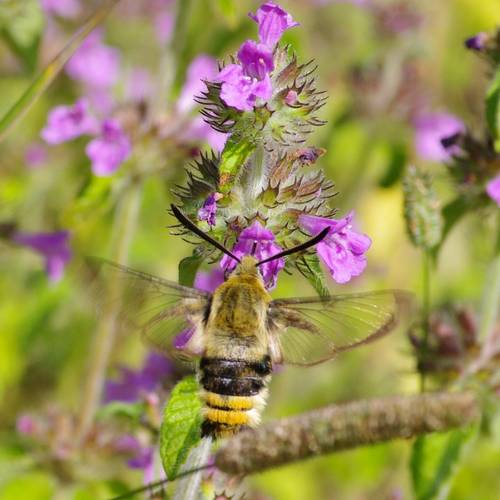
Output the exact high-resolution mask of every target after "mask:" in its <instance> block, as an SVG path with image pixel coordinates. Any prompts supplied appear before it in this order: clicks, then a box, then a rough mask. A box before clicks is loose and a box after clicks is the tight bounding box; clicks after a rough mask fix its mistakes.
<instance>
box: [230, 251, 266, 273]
mask: <svg viewBox="0 0 500 500" xmlns="http://www.w3.org/2000/svg"><path fill="white" fill-rule="evenodd" d="M232 274H233V275H236V276H240V275H242V274H246V275H250V276H260V273H259V270H258V267H257V259H256V258H255V257H254V256H253V255H243V257H241V260H240V262H239V263H238V265H237V266H236V268H235V270H234V271H233V273H232Z"/></svg>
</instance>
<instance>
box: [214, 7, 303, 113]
mask: <svg viewBox="0 0 500 500" xmlns="http://www.w3.org/2000/svg"><path fill="white" fill-rule="evenodd" d="M250 17H251V18H252V19H253V20H254V21H255V22H256V23H257V25H258V27H259V28H258V29H259V43H257V42H255V41H253V40H247V41H246V42H244V43H243V45H242V46H241V47H240V50H239V51H238V61H239V63H238V64H229V65H227V66H225V67H224V68H223V69H222V71H221V72H220V73H219V75H218V76H217V81H219V82H221V93H220V97H221V99H222V100H223V101H224V102H225V103H226V104H227V105H228V106H231V107H233V108H236V109H238V110H240V111H251V110H252V109H253V108H254V107H255V106H258V105H260V104H263V103H265V102H267V101H268V100H269V99H270V98H271V96H272V91H273V89H272V85H271V78H270V75H271V72H272V71H273V69H274V62H273V51H274V47H275V46H276V44H277V43H278V41H279V39H280V38H281V36H282V34H283V33H284V31H285V30H287V29H288V28H293V27H294V26H297V25H298V23H296V22H295V21H293V19H292V16H291V15H290V14H288V13H287V12H286V11H284V10H283V9H282V8H281V7H280V6H279V5H276V4H274V3H272V2H266V3H265V4H263V5H261V6H260V7H259V8H258V9H257V12H256V13H255V14H250Z"/></svg>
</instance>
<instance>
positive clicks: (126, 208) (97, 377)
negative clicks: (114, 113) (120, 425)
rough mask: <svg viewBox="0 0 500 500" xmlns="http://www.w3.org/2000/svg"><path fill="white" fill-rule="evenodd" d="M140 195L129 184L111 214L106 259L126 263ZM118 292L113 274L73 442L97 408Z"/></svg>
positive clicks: (136, 187)
mask: <svg viewBox="0 0 500 500" xmlns="http://www.w3.org/2000/svg"><path fill="white" fill-rule="evenodd" d="M141 194H142V186H141V184H140V182H139V181H135V182H132V183H131V184H130V186H128V188H127V190H126V191H125V192H124V193H123V198H122V199H121V200H120V202H119V205H118V207H117V209H116V212H115V218H114V221H113V235H112V239H111V242H112V248H111V252H110V254H111V255H110V258H111V260H113V261H116V262H119V263H120V264H126V263H127V260H128V253H129V248H130V243H131V241H132V237H133V235H134V232H135V228H136V225H137V218H138V214H139V208H140V200H141ZM120 291H121V282H120V279H119V277H118V276H117V275H113V276H112V277H111V278H110V280H109V282H108V283H106V293H107V296H108V297H109V299H110V300H106V305H105V306H104V308H103V311H102V313H101V316H100V319H99V323H98V325H97V328H96V332H95V337H94V343H93V346H92V349H91V354H90V357H89V359H90V366H89V372H88V376H87V379H86V383H85V388H84V392H83V401H82V406H81V410H80V415H79V418H80V419H79V422H78V429H77V434H76V442H81V440H82V439H83V438H84V437H85V436H86V435H87V433H88V430H89V428H90V426H91V425H92V421H93V419H94V416H95V413H96V411H97V408H98V406H99V402H100V399H101V394H102V389H103V386H104V382H105V377H106V370H107V367H108V362H109V358H110V354H111V352H112V349H113V345H114V342H115V337H116V333H117V330H118V328H117V326H118V325H117V322H116V319H117V315H118V312H119V301H118V300H114V298H115V297H116V298H117V297H118V296H119V294H120Z"/></svg>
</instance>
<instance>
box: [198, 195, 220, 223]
mask: <svg viewBox="0 0 500 500" xmlns="http://www.w3.org/2000/svg"><path fill="white" fill-rule="evenodd" d="M221 198H222V195H221V194H220V193H212V194H211V195H209V196H208V198H207V199H206V200H205V202H204V203H203V206H202V207H201V208H200V209H199V210H198V219H199V220H206V221H207V222H208V225H209V226H215V213H216V212H217V202H218V201H219V200H220V199H221Z"/></svg>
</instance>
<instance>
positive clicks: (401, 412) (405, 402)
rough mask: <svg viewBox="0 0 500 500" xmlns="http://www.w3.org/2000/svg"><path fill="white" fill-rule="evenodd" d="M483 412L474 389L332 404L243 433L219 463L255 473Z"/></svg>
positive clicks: (456, 423) (443, 426) (455, 423)
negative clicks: (471, 390) (470, 390)
mask: <svg viewBox="0 0 500 500" xmlns="http://www.w3.org/2000/svg"><path fill="white" fill-rule="evenodd" d="M480 415H481V410H480V405H479V402H478V400H477V398H476V396H475V395H474V393H472V392H469V391H468V392H458V393H425V394H418V395H415V396H390V397H384V398H379V399H372V400H364V401H354V402H352V403H347V404H340V405H331V406H326V407H324V408H320V409H318V410H313V411H311V412H308V413H304V414H302V415H298V416H295V417H289V418H284V419H280V420H277V421H273V422H269V423H268V424H265V425H263V426H261V427H259V428H257V429H252V430H248V431H243V432H241V433H240V434H238V435H236V436H235V437H233V438H231V439H229V440H228V441H226V442H224V443H223V444H222V446H221V448H219V450H218V451H217V453H216V454H215V465H216V467H218V468H219V469H220V470H222V471H223V472H226V473H228V474H250V473H253V472H258V471H262V470H266V469H269V468H272V467H276V466H278V465H283V464H288V463H291V462H295V461H297V460H303V459H306V458H310V457H314V456H318V455H322V454H326V453H332V452H335V451H341V450H346V449H351V448H355V447H358V446H365V445H369V444H374V443H383V442H386V441H389V440H392V439H398V438H404V439H408V438H411V437H413V436H417V435H422V434H427V433H430V432H444V431H448V430H450V429H454V428H457V427H464V426H466V425H470V424H472V423H474V422H477V421H478V420H479V418H480Z"/></svg>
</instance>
